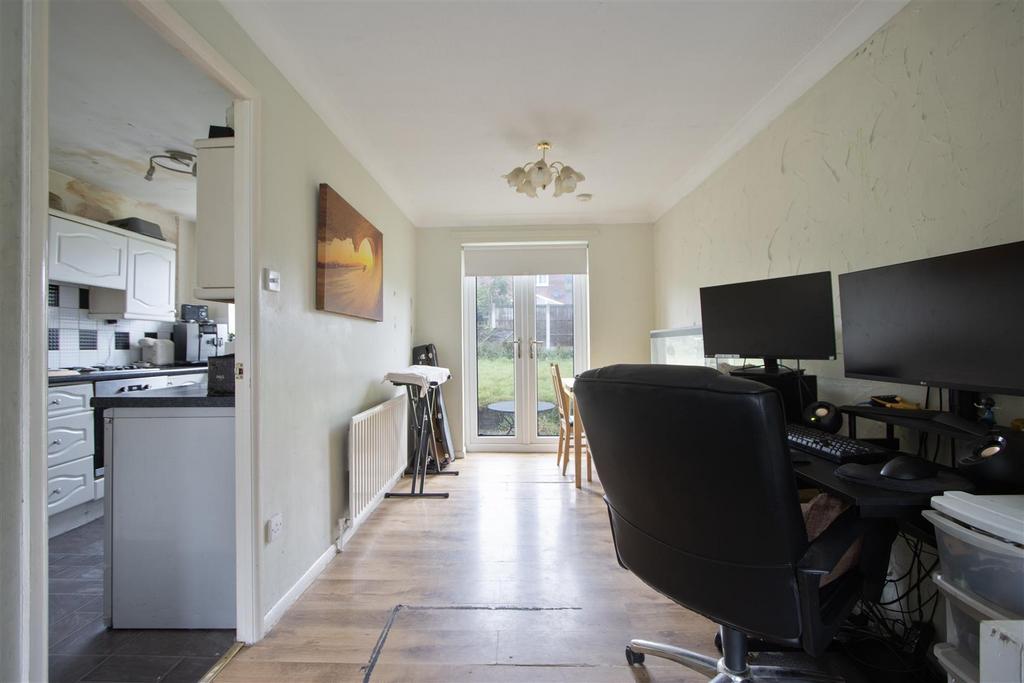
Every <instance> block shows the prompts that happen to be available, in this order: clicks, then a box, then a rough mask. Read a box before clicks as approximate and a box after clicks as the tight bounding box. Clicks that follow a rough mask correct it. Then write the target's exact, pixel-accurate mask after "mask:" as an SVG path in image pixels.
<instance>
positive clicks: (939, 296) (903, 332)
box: [839, 242, 1024, 394]
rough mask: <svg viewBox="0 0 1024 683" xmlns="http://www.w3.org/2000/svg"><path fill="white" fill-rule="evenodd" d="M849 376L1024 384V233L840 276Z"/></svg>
mask: <svg viewBox="0 0 1024 683" xmlns="http://www.w3.org/2000/svg"><path fill="white" fill-rule="evenodd" d="M839 299H840V306H841V314H842V330H843V360H844V364H845V367H846V376H847V377H856V378H859V379H873V380H882V381H887V382H900V383H903V384H921V385H925V386H937V387H949V388H952V389H961V390H967V391H979V392H987V393H998V394H1024V357H1022V355H1021V349H1022V348H1024V242H1012V243H1010V244H1003V245H1000V246H996V247H987V248H984V249H975V250H973V251H965V252H960V253H957V254H950V255H948V256H937V257H935V258H928V259H923V260H920V261H911V262H909V263H900V264H898V265H893V266H884V267H882V268H872V269H870V270H862V271H858V272H854V273H846V274H843V275H840V276H839Z"/></svg>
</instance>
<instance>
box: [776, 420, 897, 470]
mask: <svg viewBox="0 0 1024 683" xmlns="http://www.w3.org/2000/svg"><path fill="white" fill-rule="evenodd" d="M786 436H787V437H788V440H789V447H790V448H793V449H796V450H800V451H803V452H805V453H810V454H811V455H816V456H818V457H819V458H825V459H826V460H831V461H832V462H834V463H838V464H840V465H845V464H846V463H848V462H861V463H870V462H882V461H883V460H888V459H889V458H891V457H892V456H893V452H892V451H890V450H889V449H887V448H882V447H881V446H876V445H874V444H870V443H865V442H863V441H857V440H856V439H851V438H850V437H848V436H840V435H839V434H829V433H828V432H823V431H821V430H820V429H813V428H812V427H804V426H803V425H787V426H786Z"/></svg>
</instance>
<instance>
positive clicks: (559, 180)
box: [555, 166, 584, 197]
mask: <svg viewBox="0 0 1024 683" xmlns="http://www.w3.org/2000/svg"><path fill="white" fill-rule="evenodd" d="M583 179H584V178H583V174H582V173H578V172H577V171H575V170H573V168H572V167H571V166H563V167H562V170H561V171H560V172H559V173H558V177H556V178H555V196H556V197H559V196H561V195H563V194H568V193H571V192H574V191H575V190H576V184H577V183H578V182H579V181H580V180H583Z"/></svg>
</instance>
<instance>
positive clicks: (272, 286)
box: [263, 268, 281, 292]
mask: <svg viewBox="0 0 1024 683" xmlns="http://www.w3.org/2000/svg"><path fill="white" fill-rule="evenodd" d="M263 289H265V290H267V291H268V292H280V291H281V273H279V272H277V271H276V270H271V269H270V268H264V269H263Z"/></svg>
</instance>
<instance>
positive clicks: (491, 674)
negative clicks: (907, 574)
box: [217, 454, 715, 683]
mask: <svg viewBox="0 0 1024 683" xmlns="http://www.w3.org/2000/svg"><path fill="white" fill-rule="evenodd" d="M456 465H457V469H459V470H460V471H461V475H460V476H458V477H434V478H432V479H430V480H428V482H427V488H428V489H433V490H449V491H451V497H450V498H449V499H448V500H414V499H389V500H385V501H384V502H383V503H381V505H380V507H378V508H377V511H376V512H375V513H374V514H373V516H372V517H371V519H369V520H368V521H367V522H366V523H365V524H364V525H363V527H362V528H361V529H360V530H359V531H358V532H357V533H356V535H355V537H354V538H353V539H352V541H351V542H350V543H349V544H348V546H347V547H346V549H345V551H344V552H343V553H341V554H339V555H338V556H337V557H336V558H335V559H334V560H333V562H331V564H330V565H329V566H328V567H327V569H326V570H325V571H324V572H323V574H322V575H321V576H320V578H318V579H317V580H316V582H315V583H314V584H313V585H312V586H311V587H310V588H309V590H307V591H306V593H305V594H304V595H302V597H301V598H300V599H299V600H298V602H297V603H296V604H295V605H294V606H293V607H292V608H291V609H290V610H289V611H288V613H287V614H286V615H285V616H284V617H283V618H282V620H281V621H280V623H279V624H278V625H277V626H276V627H275V628H274V629H273V631H272V632H271V633H270V634H269V635H268V636H267V637H266V638H265V639H264V640H263V641H262V642H260V643H258V644H257V645H255V646H253V647H250V648H246V649H245V650H243V651H242V652H240V653H239V654H238V655H237V656H236V657H235V659H234V660H232V661H231V662H230V663H229V664H228V666H227V667H226V668H225V669H224V670H223V671H222V672H221V674H220V675H219V677H218V678H217V680H218V681H219V682H221V683H229V682H231V681H239V682H246V683H249V682H254V681H362V680H364V677H365V675H366V667H367V666H368V664H369V663H370V660H371V655H372V653H373V652H374V648H375V646H376V645H377V643H378V641H379V639H381V635H382V631H383V630H384V629H385V626H386V625H387V624H388V622H389V619H390V620H391V627H390V630H389V631H388V632H387V634H386V638H385V640H384V642H383V645H382V647H380V648H379V656H378V658H377V660H376V661H375V663H374V664H373V669H372V672H371V674H370V680H371V681H374V682H376V683H383V682H385V681H588V682H589V681H594V682H599V681H658V682H660V681H703V680H706V679H705V678H702V677H701V676H699V675H697V674H695V673H692V672H690V671H688V670H687V669H685V668H683V667H681V666H678V665H675V664H672V663H669V662H663V661H658V660H656V659H654V658H651V657H648V659H647V666H646V667H644V668H639V667H636V668H632V669H630V668H629V667H627V666H626V663H625V658H624V654H623V650H624V648H625V644H626V642H627V641H628V640H629V638H631V637H642V638H647V639H651V640H659V641H665V642H671V643H674V644H677V645H681V646H684V647H689V648H692V649H696V650H699V651H701V652H704V653H706V654H715V648H714V636H715V627H714V626H713V625H712V624H711V622H709V621H707V620H705V619H703V618H702V617H699V616H697V615H696V614H693V613H692V612H688V611H687V610H685V609H682V608H681V607H678V606H677V605H675V604H673V603H671V602H670V601H669V600H667V599H665V598H663V597H661V596H660V595H658V594H657V593H655V592H654V591H653V590H651V589H650V588H648V587H647V586H645V585H644V584H642V583H641V582H640V581H639V580H638V579H637V578H636V577H634V576H633V575H632V574H630V573H629V572H627V571H626V570H624V569H622V568H620V567H619V566H618V564H617V563H616V561H615V551H614V549H613V547H612V539H611V532H610V530H609V527H608V513H607V511H606V509H605V505H604V501H603V500H602V498H601V496H602V490H601V486H600V483H599V482H598V481H596V477H595V481H594V482H593V483H592V484H587V483H584V486H583V489H582V490H577V489H576V488H575V487H574V486H573V483H572V477H571V476H569V477H562V476H561V475H560V474H559V471H558V469H557V468H556V466H555V456H554V454H550V455H549V454H543V455H540V454H522V455H520V454H516V455H510V454H500V455H492V454H477V455H473V456H470V457H469V458H467V459H465V460H459V461H457V463H456ZM406 485H407V480H404V481H403V482H402V483H400V485H399V487H397V489H396V490H402V489H403V488H404V486H406ZM398 605H402V607H401V608H398V609H397V610H396V606H398Z"/></svg>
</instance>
